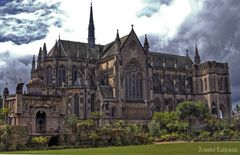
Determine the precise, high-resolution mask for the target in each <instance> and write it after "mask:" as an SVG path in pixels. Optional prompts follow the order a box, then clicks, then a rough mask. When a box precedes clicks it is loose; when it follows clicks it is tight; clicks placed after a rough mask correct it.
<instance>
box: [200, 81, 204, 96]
mask: <svg viewBox="0 0 240 155" xmlns="http://www.w3.org/2000/svg"><path fill="white" fill-rule="evenodd" d="M202 92H203V81H202V79H200V93H202Z"/></svg>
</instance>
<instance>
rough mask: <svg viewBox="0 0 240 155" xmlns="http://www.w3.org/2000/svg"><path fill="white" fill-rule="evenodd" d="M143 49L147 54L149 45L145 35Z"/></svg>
mask: <svg viewBox="0 0 240 155" xmlns="http://www.w3.org/2000/svg"><path fill="white" fill-rule="evenodd" d="M144 49H145V51H146V52H149V43H148V39H147V35H146V34H145V40H144Z"/></svg>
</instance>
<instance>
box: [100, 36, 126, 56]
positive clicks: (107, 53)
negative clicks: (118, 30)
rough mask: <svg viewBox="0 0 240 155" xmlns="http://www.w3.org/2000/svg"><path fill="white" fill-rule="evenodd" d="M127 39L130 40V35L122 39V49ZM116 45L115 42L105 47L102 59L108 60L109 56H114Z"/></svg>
mask: <svg viewBox="0 0 240 155" xmlns="http://www.w3.org/2000/svg"><path fill="white" fill-rule="evenodd" d="M127 38H128V35H126V36H124V37H121V38H120V41H121V47H122V46H123V45H124V44H125V42H126V40H127ZM114 45H115V41H113V42H111V43H109V44H107V45H105V46H104V48H103V55H102V58H107V57H109V56H112V55H114V52H115V49H114Z"/></svg>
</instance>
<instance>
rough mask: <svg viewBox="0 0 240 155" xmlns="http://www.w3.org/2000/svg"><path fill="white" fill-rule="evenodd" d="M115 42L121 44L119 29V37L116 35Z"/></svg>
mask: <svg viewBox="0 0 240 155" xmlns="http://www.w3.org/2000/svg"><path fill="white" fill-rule="evenodd" d="M115 42H116V43H121V40H120V37H119V33H118V29H117V35H116V38H115Z"/></svg>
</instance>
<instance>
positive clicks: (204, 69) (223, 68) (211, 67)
mask: <svg viewBox="0 0 240 155" xmlns="http://www.w3.org/2000/svg"><path fill="white" fill-rule="evenodd" d="M228 69H229V67H228V63H221V62H216V61H206V62H204V63H201V64H199V65H193V71H195V72H197V73H198V74H200V75H204V74H221V75H228V74H229V71H228Z"/></svg>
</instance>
